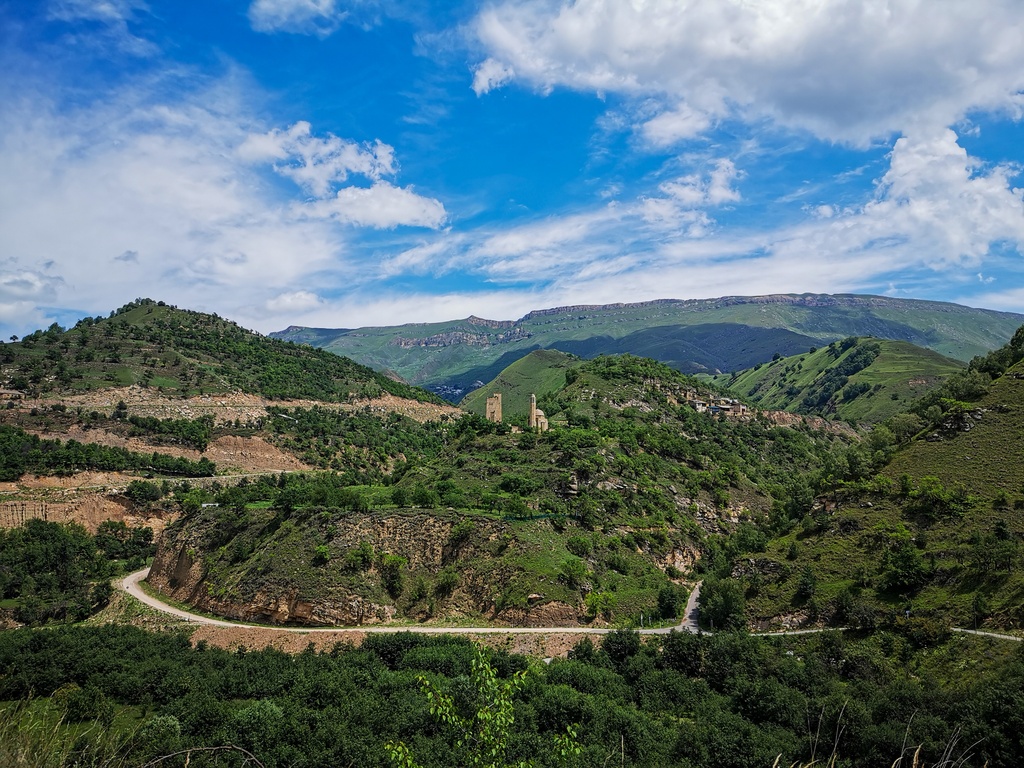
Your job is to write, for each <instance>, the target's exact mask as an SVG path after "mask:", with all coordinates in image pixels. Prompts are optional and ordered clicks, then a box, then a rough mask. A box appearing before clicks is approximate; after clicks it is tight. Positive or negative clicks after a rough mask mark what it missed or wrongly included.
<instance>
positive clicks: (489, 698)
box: [385, 648, 581, 768]
mask: <svg viewBox="0 0 1024 768" xmlns="http://www.w3.org/2000/svg"><path fill="white" fill-rule="evenodd" d="M416 679H417V680H418V681H419V684H420V690H421V691H423V694H424V695H425V696H426V697H427V701H428V703H429V707H430V714H431V716H432V717H433V718H434V719H435V720H437V721H438V722H439V723H441V724H442V725H444V726H446V727H447V728H448V729H449V730H450V731H451V733H452V736H453V738H454V742H455V749H456V750H457V752H458V753H459V756H460V759H459V761H458V765H464V766H471V767H472V768H529V766H531V765H532V762H525V761H520V762H517V763H507V762H506V760H505V753H506V752H507V751H508V741H509V734H510V733H511V731H512V726H513V724H514V722H515V717H514V713H513V706H512V697H513V696H515V694H516V692H517V691H518V690H519V689H520V688H522V687H523V684H524V683H525V682H526V671H525V670H524V671H521V672H517V673H516V674H514V675H513V676H512V677H510V678H508V679H507V680H501V679H499V678H498V675H497V672H496V671H495V669H494V667H493V666H492V665H491V664H490V662H488V660H487V658H486V657H485V656H484V655H483V653H482V652H481V651H480V649H479V648H477V649H476V656H475V658H474V659H473V661H472V672H471V676H470V684H471V686H472V689H473V690H474V691H475V692H476V700H477V708H476V711H475V712H472V713H471V714H469V715H468V716H464V715H462V714H460V712H459V708H458V707H457V706H456V702H455V697H454V696H452V694H450V693H446V692H444V691H442V690H440V689H439V688H438V687H437V686H435V685H434V684H433V683H432V682H431V681H430V680H428V679H427V678H426V677H425V676H423V675H418V676H417V678H416ZM576 735H577V734H576V729H575V728H574V727H573V726H569V727H568V728H566V732H565V734H562V735H559V736H557V737H556V738H555V744H554V749H553V751H552V753H553V754H554V755H555V756H556V757H557V758H558V761H559V764H561V765H565V764H567V761H568V760H569V759H570V758H571V757H575V756H577V755H579V754H580V752H581V748H580V745H579V743H578V742H577V740H576ZM385 749H386V750H387V753H388V757H389V758H390V759H391V762H392V763H393V764H394V765H395V766H397V767H398V768H419V764H418V763H417V762H416V760H415V759H414V758H413V755H412V752H411V751H410V750H409V748H408V747H407V746H406V745H405V744H404V743H403V742H394V741H389V742H388V743H387V744H386V745H385Z"/></svg>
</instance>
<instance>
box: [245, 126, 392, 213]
mask: <svg viewBox="0 0 1024 768" xmlns="http://www.w3.org/2000/svg"><path fill="white" fill-rule="evenodd" d="M238 154H239V156H240V157H241V158H242V159H244V160H248V161H250V162H259V161H277V162H275V164H274V170H276V171H277V172H278V173H280V174H281V175H282V176H287V177H288V178H290V179H291V180H292V181H294V182H295V183H296V184H298V185H299V186H300V187H302V188H303V189H305V190H306V191H307V192H309V193H310V194H312V195H316V196H317V197H324V196H326V195H327V194H328V192H329V191H330V190H331V187H332V185H334V184H336V183H338V182H342V181H345V180H346V179H347V178H348V176H349V174H352V173H356V174H360V175H362V176H366V177H367V178H370V179H374V180H376V179H379V178H380V177H381V176H390V175H392V174H394V173H395V170H396V167H395V150H394V148H393V147H391V146H389V145H388V144H385V143H384V142H382V141H379V140H378V141H376V142H374V143H372V144H370V143H366V144H359V143H357V142H354V141H347V140H345V139H339V138H338V137H337V136H335V135H333V134H330V133H329V134H327V136H326V137H325V138H320V137H317V136H313V135H312V126H310V124H309V123H308V122H306V121H305V120H300V121H299V122H297V123H295V124H294V125H292V126H291V127H290V128H288V129H287V130H280V129H277V128H275V129H273V130H271V131H268V132H267V133H264V134H251V135H249V136H248V137H246V139H245V141H244V142H243V143H242V145H241V146H240V147H239V149H238Z"/></svg>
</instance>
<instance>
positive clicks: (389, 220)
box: [298, 181, 447, 229]
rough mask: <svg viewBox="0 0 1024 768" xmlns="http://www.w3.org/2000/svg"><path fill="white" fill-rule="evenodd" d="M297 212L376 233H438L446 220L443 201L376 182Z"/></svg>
mask: <svg viewBox="0 0 1024 768" xmlns="http://www.w3.org/2000/svg"><path fill="white" fill-rule="evenodd" d="M298 210H299V211H300V215H301V216H304V217H308V218H312V219H333V220H335V221H338V222H341V223H345V224H355V225H357V226H361V227H374V228H376V229H394V228H395V227H398V226H407V227H429V228H430V229H438V228H439V227H440V226H441V225H442V224H444V222H445V219H446V218H447V213H446V212H445V210H444V205H442V204H441V202H440V201H438V200H435V199H434V198H431V197H423V196H422V195H417V194H416V193H415V192H413V190H412V188H411V187H396V186H394V185H392V184H389V183H388V182H386V181H376V182H374V183H373V185H372V186H370V187H368V188H364V187H343V188H342V189H339V190H338V192H337V194H336V195H335V196H334V198H332V199H327V200H317V201H315V202H312V203H308V204H306V205H303V206H301V207H300V208H298Z"/></svg>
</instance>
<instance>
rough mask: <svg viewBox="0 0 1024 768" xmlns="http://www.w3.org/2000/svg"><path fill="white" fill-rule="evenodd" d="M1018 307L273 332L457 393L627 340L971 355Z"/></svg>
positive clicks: (692, 358) (818, 300) (644, 307)
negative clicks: (884, 345)
mask: <svg viewBox="0 0 1024 768" xmlns="http://www.w3.org/2000/svg"><path fill="white" fill-rule="evenodd" d="M1021 324H1024V314H1017V313H1012V312H997V311H994V310H988V309H974V308H971V307H964V306H961V305H959V304H951V303H947V302H937V301H920V300H915V299H895V298H890V297H886V296H867V295H853V294H838V295H829V294H806V293H805V294H774V295H767V296H726V297H723V298H718V299H688V300H676V299H663V300H658V301H648V302H641V303H636V304H605V305H599V306H598V305H577V306H570V307H556V308H553V309H543V310H537V311H534V312H530V313H529V314H527V315H525V316H524V317H522V318H520V319H519V320H486V319H483V318H479V317H472V316H471V317H468V318H465V319H462V320H451V321H447V322H441V323H416V324H407V325H400V326H384V327H367V328H357V329H345V328H334V329H331V328H307V327H301V326H291V327H290V328H287V329H285V330H283V331H278V332H275V333H272V334H270V335H271V336H273V337H275V338H278V339H284V340H287V341H294V342H299V343H306V344H310V345H312V346H314V347H321V348H324V349H327V350H329V351H331V352H334V353H337V354H339V355H344V356H347V357H350V358H352V359H353V360H355V361H357V362H359V363H362V364H364V365H368V366H370V367H372V368H375V369H377V370H379V371H384V372H387V373H389V374H393V375H395V376H398V377H400V378H402V379H403V380H404V381H407V382H409V383H411V384H416V385H418V386H421V387H425V388H427V389H430V390H432V391H434V392H436V393H438V394H440V395H442V396H443V397H445V398H447V399H449V400H451V401H452V402H457V401H458V400H460V399H461V398H462V397H463V396H464V395H465V394H467V393H468V392H470V391H472V390H474V389H476V388H478V387H480V386H482V385H483V383H484V382H487V381H490V380H492V379H494V378H495V377H496V376H497V375H498V374H499V373H500V372H501V371H502V370H504V369H505V368H507V367H508V366H509V365H510V364H511V363H513V362H515V361H516V360H518V359H520V358H522V357H524V356H525V355H527V354H528V353H530V352H532V351H534V350H537V349H557V350H559V351H562V352H567V353H571V354H575V355H579V356H580V357H584V358H592V357H596V356H598V355H601V354H618V353H622V352H630V353H632V354H635V355H640V356H644V357H651V358H654V359H656V360H659V361H661V362H664V363H666V364H668V365H670V366H672V367H673V368H676V369H678V370H680V371H682V372H684V373H709V374H715V373H722V372H732V371H738V370H742V369H746V368H751V367H753V366H754V365H757V364H758V363H765V362H768V361H770V360H771V359H772V358H773V356H774V355H776V354H779V355H781V356H783V357H786V356H791V355H795V354H798V353H802V352H806V351H807V350H808V349H809V348H810V347H812V346H821V345H822V344H828V343H830V342H832V341H836V340H839V339H843V338H846V337H850V336H873V337H875V338H879V339H891V340H895V341H906V342H910V343H912V344H915V345H917V346H920V347H925V348H927V349H931V350H934V351H936V352H939V353H940V354H942V355H945V356H946V357H951V358H953V359H956V360H962V361H967V360H970V359H971V358H972V357H974V356H975V355H979V354H983V353H985V352H988V351H989V350H992V349H995V348H997V347H1000V346H1001V345H1003V344H1005V343H1006V342H1007V341H1008V340H1009V339H1010V337H1011V336H1012V335H1013V332H1014V331H1015V330H1016V329H1017V328H1018V327H1019V326H1020V325H1021Z"/></svg>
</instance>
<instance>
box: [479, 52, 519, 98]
mask: <svg viewBox="0 0 1024 768" xmlns="http://www.w3.org/2000/svg"><path fill="white" fill-rule="evenodd" d="M513 77H515V71H514V70H513V69H512V67H510V66H508V65H507V64H502V63H501V62H499V61H495V60H494V59H487V60H485V61H483V62H481V63H480V64H479V65H477V67H476V69H475V70H474V72H473V91H474V92H475V93H476V95H477V96H483V95H484V94H485V93H487V92H488V91H492V90H494V89H495V88H500V87H501V86H503V85H505V84H506V83H508V82H509V81H511V80H512V78H513Z"/></svg>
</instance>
